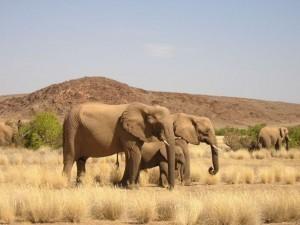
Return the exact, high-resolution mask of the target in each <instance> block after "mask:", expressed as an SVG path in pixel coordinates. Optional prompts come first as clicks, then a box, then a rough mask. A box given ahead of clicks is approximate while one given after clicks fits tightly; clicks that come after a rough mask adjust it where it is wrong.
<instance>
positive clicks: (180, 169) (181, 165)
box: [179, 163, 186, 185]
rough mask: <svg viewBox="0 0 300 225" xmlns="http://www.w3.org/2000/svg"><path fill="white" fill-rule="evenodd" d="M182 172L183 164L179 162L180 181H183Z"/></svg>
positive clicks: (183, 171) (183, 170)
mask: <svg viewBox="0 0 300 225" xmlns="http://www.w3.org/2000/svg"><path fill="white" fill-rule="evenodd" d="M184 173H185V169H184V165H183V164H182V163H180V166H179V175H180V182H181V183H183V181H184ZM185 185H186V184H185Z"/></svg>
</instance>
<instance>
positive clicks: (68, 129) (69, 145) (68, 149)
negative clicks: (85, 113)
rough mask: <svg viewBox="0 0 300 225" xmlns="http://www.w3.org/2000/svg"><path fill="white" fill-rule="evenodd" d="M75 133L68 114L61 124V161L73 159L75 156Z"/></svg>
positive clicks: (65, 161)
mask: <svg viewBox="0 0 300 225" xmlns="http://www.w3.org/2000/svg"><path fill="white" fill-rule="evenodd" d="M75 134H76V130H74V127H73V126H72V125H71V123H70V118H69V116H68V117H66V118H65V120H64V124H63V162H64V164H66V163H67V162H70V161H74V160H75V159H74V156H75Z"/></svg>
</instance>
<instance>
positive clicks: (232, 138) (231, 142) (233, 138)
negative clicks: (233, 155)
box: [224, 132, 243, 151]
mask: <svg viewBox="0 0 300 225" xmlns="http://www.w3.org/2000/svg"><path fill="white" fill-rule="evenodd" d="M224 143H225V144H226V145H228V146H229V147H230V148H231V149H232V150H234V151H236V150H238V149H240V148H242V147H243V146H242V144H241V142H240V136H239V135H238V134H237V133H234V132H230V133H227V134H225V135H224Z"/></svg>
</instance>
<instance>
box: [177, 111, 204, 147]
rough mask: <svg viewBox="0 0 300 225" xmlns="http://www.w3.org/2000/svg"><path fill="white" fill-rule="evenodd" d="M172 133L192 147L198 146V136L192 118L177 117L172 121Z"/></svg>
mask: <svg viewBox="0 0 300 225" xmlns="http://www.w3.org/2000/svg"><path fill="white" fill-rule="evenodd" d="M173 125H174V133H175V135H176V136H178V137H182V138H183V139H184V140H186V141H187V142H188V143H191V144H193V145H198V144H199V140H198V135H197V131H196V126H195V125H196V124H195V122H194V121H193V118H190V117H188V116H186V115H184V114H180V115H178V116H177V117H176V118H175V119H174V123H173Z"/></svg>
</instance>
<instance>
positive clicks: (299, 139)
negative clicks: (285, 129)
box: [289, 126, 300, 148]
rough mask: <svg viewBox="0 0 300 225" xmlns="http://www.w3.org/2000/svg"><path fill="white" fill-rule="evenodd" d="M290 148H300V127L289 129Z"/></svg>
mask: <svg viewBox="0 0 300 225" xmlns="http://www.w3.org/2000/svg"><path fill="white" fill-rule="evenodd" d="M289 137H290V142H289V145H290V147H292V148H294V147H299V146H300V126H296V127H289Z"/></svg>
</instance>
